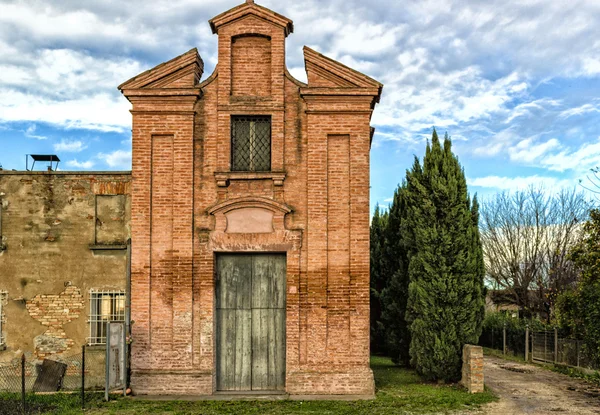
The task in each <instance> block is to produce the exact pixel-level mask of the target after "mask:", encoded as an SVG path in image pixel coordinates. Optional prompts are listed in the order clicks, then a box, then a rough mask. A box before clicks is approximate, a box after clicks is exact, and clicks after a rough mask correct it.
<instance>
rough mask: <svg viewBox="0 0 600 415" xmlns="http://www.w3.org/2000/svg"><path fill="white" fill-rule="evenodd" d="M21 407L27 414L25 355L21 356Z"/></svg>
mask: <svg viewBox="0 0 600 415" xmlns="http://www.w3.org/2000/svg"><path fill="white" fill-rule="evenodd" d="M21 405H22V406H23V413H24V414H26V413H27V406H26V403H25V353H23V354H22V355H21Z"/></svg>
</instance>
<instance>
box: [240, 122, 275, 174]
mask: <svg viewBox="0 0 600 415" xmlns="http://www.w3.org/2000/svg"><path fill="white" fill-rule="evenodd" d="M231 170H232V171H270V170H271V117H269V116H260V117H246V116H232V117H231Z"/></svg>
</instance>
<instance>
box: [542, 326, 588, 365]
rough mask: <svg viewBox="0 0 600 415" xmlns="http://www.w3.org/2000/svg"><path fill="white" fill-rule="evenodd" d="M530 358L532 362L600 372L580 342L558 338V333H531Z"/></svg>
mask: <svg viewBox="0 0 600 415" xmlns="http://www.w3.org/2000/svg"><path fill="white" fill-rule="evenodd" d="M531 358H532V359H533V360H534V361H538V362H545V363H554V364H559V365H567V366H573V367H579V368H584V369H592V370H600V367H599V366H598V365H595V364H593V363H592V362H593V361H594V360H595V359H592V358H591V356H590V354H589V352H588V351H587V350H586V347H585V344H584V342H583V341H582V340H577V339H567V338H562V337H559V336H558V331H556V330H555V331H541V332H534V333H531Z"/></svg>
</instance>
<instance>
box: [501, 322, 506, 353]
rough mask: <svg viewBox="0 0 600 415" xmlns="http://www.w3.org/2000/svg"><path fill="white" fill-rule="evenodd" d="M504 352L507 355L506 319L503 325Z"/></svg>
mask: <svg viewBox="0 0 600 415" xmlns="http://www.w3.org/2000/svg"><path fill="white" fill-rule="evenodd" d="M502 354H503V355H506V321H505V322H504V327H502Z"/></svg>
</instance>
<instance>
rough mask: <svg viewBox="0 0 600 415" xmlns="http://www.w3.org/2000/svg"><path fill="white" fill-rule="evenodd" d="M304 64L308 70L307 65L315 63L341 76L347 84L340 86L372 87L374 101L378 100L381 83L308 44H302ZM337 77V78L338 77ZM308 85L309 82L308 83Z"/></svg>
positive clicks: (381, 87)
mask: <svg viewBox="0 0 600 415" xmlns="http://www.w3.org/2000/svg"><path fill="white" fill-rule="evenodd" d="M303 50H304V65H305V67H306V71H307V72H308V71H309V65H315V66H317V67H319V68H320V69H321V70H324V71H326V72H329V73H331V74H334V75H335V76H337V77H339V78H342V79H343V80H344V81H346V82H348V83H349V84H352V85H349V86H346V85H344V86H341V85H340V86H341V87H343V88H353V87H358V88H374V89H376V91H377V93H376V98H375V102H379V99H380V97H381V91H382V89H383V84H382V83H381V82H379V81H376V80H375V79H373V78H371V77H369V76H367V75H365V74H363V73H361V72H358V71H357V70H355V69H352V68H350V67H348V66H346V65H344V64H343V63H340V62H338V61H336V60H333V59H331V58H328V57H327V56H325V55H323V54H321V53H319V52H317V51H316V50H314V49H311V48H309V47H308V46H304V49H303ZM339 78H338V79H339ZM308 86H309V87H310V82H309V85H308Z"/></svg>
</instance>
